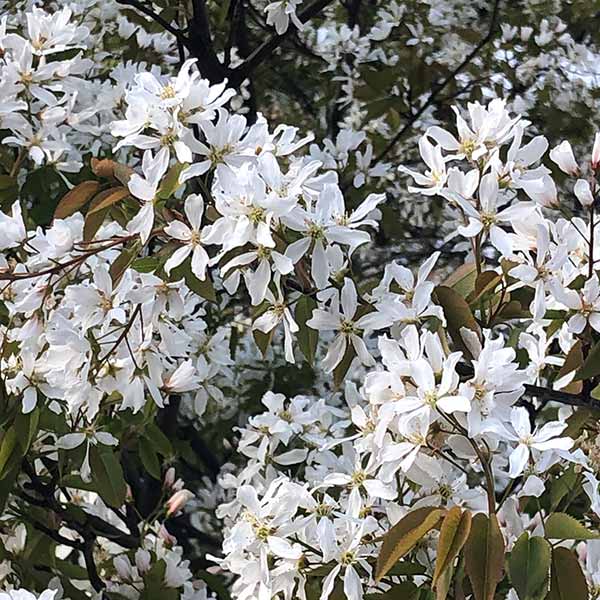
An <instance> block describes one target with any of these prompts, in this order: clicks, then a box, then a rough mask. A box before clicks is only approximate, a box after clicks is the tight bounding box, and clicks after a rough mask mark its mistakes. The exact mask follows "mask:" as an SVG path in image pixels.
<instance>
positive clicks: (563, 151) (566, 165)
mask: <svg viewBox="0 0 600 600" xmlns="http://www.w3.org/2000/svg"><path fill="white" fill-rule="evenodd" d="M550 158H551V160H553V161H554V162H555V163H556V164H557V165H558V166H559V168H560V170H561V171H564V172H565V173H567V175H576V174H577V173H579V165H578V164H577V161H576V160H575V156H574V155H573V148H571V144H569V142H567V141H564V142H561V143H560V144H559V145H558V146H556V147H555V148H552V150H550Z"/></svg>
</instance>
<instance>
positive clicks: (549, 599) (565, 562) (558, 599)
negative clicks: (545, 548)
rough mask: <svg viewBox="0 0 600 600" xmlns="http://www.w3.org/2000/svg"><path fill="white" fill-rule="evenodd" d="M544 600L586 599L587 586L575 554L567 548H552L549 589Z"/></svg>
mask: <svg viewBox="0 0 600 600" xmlns="http://www.w3.org/2000/svg"><path fill="white" fill-rule="evenodd" d="M546 600H588V587H587V582H586V580H585V575H584V574H583V572H582V570H581V566H580V564H579V561H578V560H577V556H575V554H574V553H573V552H572V551H571V550H569V549H567V548H560V547H559V548H554V549H553V550H552V573H551V575H550V591H549V592H548V595H547V596H546Z"/></svg>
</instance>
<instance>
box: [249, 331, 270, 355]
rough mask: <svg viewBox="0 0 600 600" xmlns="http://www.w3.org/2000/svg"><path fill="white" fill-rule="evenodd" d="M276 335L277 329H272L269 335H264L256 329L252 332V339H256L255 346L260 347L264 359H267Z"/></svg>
mask: <svg viewBox="0 0 600 600" xmlns="http://www.w3.org/2000/svg"><path fill="white" fill-rule="evenodd" d="M274 333H275V329H271V331H269V332H268V333H264V332H262V331H260V330H258V329H254V330H253V331H252V337H253V338H254V342H255V344H256V345H257V346H258V349H259V350H260V352H261V354H262V357H263V358H266V357H267V350H268V349H269V346H270V345H271V341H272V339H273V334H274Z"/></svg>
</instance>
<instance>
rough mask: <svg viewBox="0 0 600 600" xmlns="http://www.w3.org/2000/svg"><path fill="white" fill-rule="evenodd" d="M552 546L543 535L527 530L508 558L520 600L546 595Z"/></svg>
mask: <svg viewBox="0 0 600 600" xmlns="http://www.w3.org/2000/svg"><path fill="white" fill-rule="evenodd" d="M551 554H552V548H551V546H550V544H549V543H548V542H547V541H546V540H545V539H544V538H542V537H532V538H530V537H529V533H528V532H527V531H525V532H524V533H523V534H522V535H521V537H520V538H519V539H518V540H517V541H516V543H515V545H514V547H513V549H512V552H511V553H510V558H509V559H508V574H509V575H510V580H511V582H512V584H513V587H514V588H515V591H516V592H517V595H518V596H519V600H540V599H541V598H543V597H544V596H545V595H546V591H547V587H548V576H549V574H550V563H551Z"/></svg>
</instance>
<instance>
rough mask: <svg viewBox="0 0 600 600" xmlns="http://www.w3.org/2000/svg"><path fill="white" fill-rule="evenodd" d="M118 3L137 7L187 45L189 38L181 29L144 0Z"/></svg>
mask: <svg viewBox="0 0 600 600" xmlns="http://www.w3.org/2000/svg"><path fill="white" fill-rule="evenodd" d="M117 3H118V4H124V5H126V6H132V7H133V8H137V9H138V10H139V11H140V12H141V13H144V14H145V15H146V16H147V17H150V18H151V19H153V20H154V21H156V22H157V23H158V24H159V25H161V26H162V27H164V29H166V30H167V31H168V32H169V33H172V34H173V35H174V36H175V37H176V38H177V39H178V40H179V41H181V42H183V44H184V45H187V38H186V37H185V36H184V35H183V32H182V31H181V30H179V29H177V27H173V25H171V24H170V23H169V22H168V21H166V20H165V19H163V18H162V17H161V16H160V15H159V14H158V13H157V12H155V11H154V10H152V9H151V8H148V6H146V5H145V4H144V3H143V2H140V0H117Z"/></svg>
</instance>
